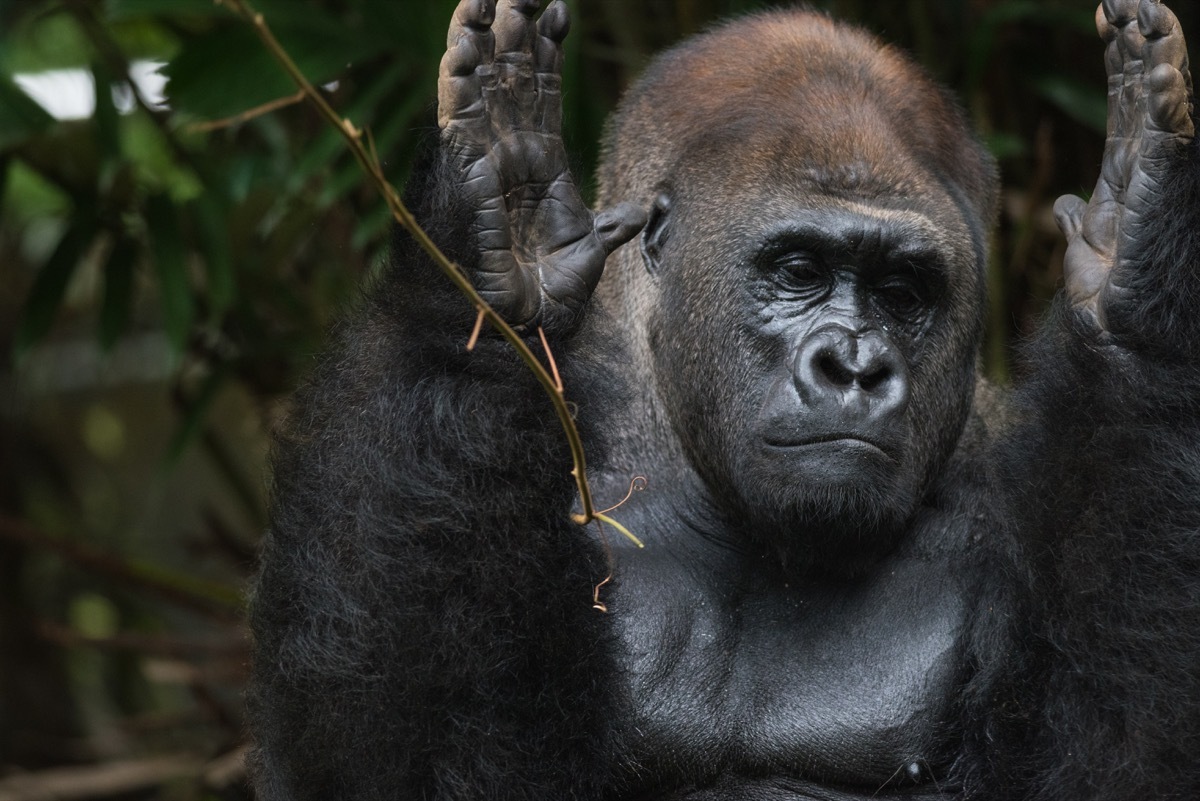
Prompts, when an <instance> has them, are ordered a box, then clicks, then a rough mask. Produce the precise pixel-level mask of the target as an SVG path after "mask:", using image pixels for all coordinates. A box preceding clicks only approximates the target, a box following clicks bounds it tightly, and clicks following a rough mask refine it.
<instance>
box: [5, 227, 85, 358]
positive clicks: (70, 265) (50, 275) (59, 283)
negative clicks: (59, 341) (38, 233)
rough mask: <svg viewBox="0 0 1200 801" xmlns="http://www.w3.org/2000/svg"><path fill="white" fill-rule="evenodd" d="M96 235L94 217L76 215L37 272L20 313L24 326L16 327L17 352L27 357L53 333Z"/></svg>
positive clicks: (21, 323)
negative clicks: (75, 277)
mask: <svg viewBox="0 0 1200 801" xmlns="http://www.w3.org/2000/svg"><path fill="white" fill-rule="evenodd" d="M95 235H96V222H95V215H94V214H92V213H77V214H76V215H74V217H73V219H72V221H71V225H70V227H69V228H68V229H67V231H66V233H65V234H63V237H62V239H60V240H59V242H58V245H57V246H56V247H55V248H54V252H53V253H51V254H50V258H49V259H47V260H46V263H45V264H43V265H42V269H41V270H39V271H38V274H37V278H35V279H34V282H33V287H32V288H31V289H30V290H29V297H28V298H26V300H25V305H24V307H23V308H22V310H21V322H20V324H19V325H18V326H17V333H16V337H15V343H14V350H15V352H16V354H17V355H18V356H22V355H24V354H25V353H26V352H28V350H29V348H30V347H31V346H33V345H34V344H36V343H37V342H38V341H39V340H41V339H42V337H44V336H45V335H46V333H47V332H48V331H49V330H50V326H51V325H53V324H54V318H55V316H56V315H57V314H58V310H59V308H60V307H61V306H62V301H63V296H64V295H65V294H66V292H67V285H68V284H70V283H71V276H73V275H74V274H75V270H76V268H77V267H78V266H79V263H80V261H81V260H82V258H83V254H84V251H85V250H86V249H87V247H88V245H90V244H91V242H92V239H93V237H94V236H95Z"/></svg>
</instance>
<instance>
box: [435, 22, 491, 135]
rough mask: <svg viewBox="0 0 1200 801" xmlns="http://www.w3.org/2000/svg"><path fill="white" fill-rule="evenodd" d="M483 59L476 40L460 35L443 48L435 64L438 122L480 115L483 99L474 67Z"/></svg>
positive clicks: (476, 67)
mask: <svg viewBox="0 0 1200 801" xmlns="http://www.w3.org/2000/svg"><path fill="white" fill-rule="evenodd" d="M482 62H483V55H482V54H481V53H480V51H479V47H478V44H477V42H475V41H474V40H473V39H472V37H463V38H462V39H460V40H459V42H458V44H457V45H456V46H454V47H452V48H450V49H449V50H447V51H446V53H445V55H443V56H442V63H441V66H440V67H439V68H438V125H439V126H440V127H442V128H445V127H446V126H447V125H449V124H450V123H451V122H453V121H455V120H473V119H476V118H481V117H482V116H483V111H484V101H483V92H482V87H481V83H480V80H479V75H478V74H477V72H476V70H478V69H479V67H480V66H481V64H482Z"/></svg>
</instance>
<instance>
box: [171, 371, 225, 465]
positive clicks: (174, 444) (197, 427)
mask: <svg viewBox="0 0 1200 801" xmlns="http://www.w3.org/2000/svg"><path fill="white" fill-rule="evenodd" d="M228 378H229V367H228V366H227V365H222V366H220V367H217V368H216V369H214V370H213V371H212V373H210V374H209V375H208V377H207V378H205V379H204V383H203V385H201V387H200V391H199V392H198V393H196V397H195V398H193V399H192V401H191V402H190V403H189V404H188V406H187V409H186V410H185V412H184V416H183V421H182V422H181V423H180V424H179V428H177V429H176V430H175V435H174V436H173V437H171V444H170V445H168V446H167V464H168V465H175V464H177V463H178V462H179V457H181V456H183V454H184V452H185V451H186V450H187V448H188V446H189V445H191V444H192V442H194V441H195V440H196V437H198V436H199V435H200V433H201V432H202V431H203V430H204V421H205V420H206V419H207V417H208V411H209V409H211V408H212V405H213V401H215V400H216V398H217V395H218V394H219V393H220V391H221V389H222V388H223V387H224V386H225V381H226V380H227V379H228Z"/></svg>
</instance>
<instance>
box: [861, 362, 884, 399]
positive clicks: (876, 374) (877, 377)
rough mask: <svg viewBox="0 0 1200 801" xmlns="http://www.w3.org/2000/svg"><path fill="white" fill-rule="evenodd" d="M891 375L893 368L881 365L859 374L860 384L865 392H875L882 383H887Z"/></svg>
mask: <svg viewBox="0 0 1200 801" xmlns="http://www.w3.org/2000/svg"><path fill="white" fill-rule="evenodd" d="M891 377H892V371H891V368H889V367H888V366H887V365H881V366H880V367H878V368H877V369H875V370H871V371H867V372H865V373H864V374H863V375H861V376H859V379H858V385H859V386H860V387H862V389H863V392H874V391H875V390H876V389H878V388H879V387H880V385H882V384H885V383H887V381H888V380H889V379H890V378H891Z"/></svg>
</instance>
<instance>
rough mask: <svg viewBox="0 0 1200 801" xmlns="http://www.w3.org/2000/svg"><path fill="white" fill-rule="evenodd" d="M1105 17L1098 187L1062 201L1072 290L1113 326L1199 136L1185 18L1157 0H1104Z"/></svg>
mask: <svg viewBox="0 0 1200 801" xmlns="http://www.w3.org/2000/svg"><path fill="white" fill-rule="evenodd" d="M1096 27H1097V29H1098V30H1099V33H1100V36H1101V38H1102V39H1104V41H1105V42H1106V43H1107V50H1106V53H1105V68H1106V70H1107V72H1108V137H1107V140H1106V142H1105V148H1104V163H1103V165H1102V167H1101V173H1100V178H1099V180H1098V181H1097V182H1096V190H1095V193H1094V194H1093V195H1092V198H1091V200H1090V201H1088V202H1086V203H1085V202H1084V201H1083V200H1082V199H1081V198H1078V197H1075V196H1074V195H1064V196H1063V197H1060V198H1059V199H1058V202H1057V203H1056V204H1055V207H1054V212H1055V216H1056V218H1057V220H1058V225H1059V227H1060V228H1061V229H1062V231H1063V233H1064V234H1065V235H1066V237H1067V242H1068V245H1067V253H1066V261H1065V264H1064V267H1063V271H1064V276H1065V279H1066V291H1067V296H1068V298H1069V299H1070V301H1071V303H1072V304H1073V305H1074V306H1075V307H1076V308H1078V309H1080V310H1083V311H1084V312H1086V313H1088V314H1090V315H1091V316H1092V317H1093V318H1094V319H1095V321H1096V323H1097V324H1098V326H1099V327H1100V328H1101V330H1102V331H1104V332H1109V333H1111V327H1110V325H1109V318H1110V316H1111V314H1112V312H1114V311H1118V310H1120V311H1127V310H1126V309H1123V308H1122V307H1123V306H1124V305H1125V304H1135V303H1137V299H1136V298H1134V297H1132V293H1131V292H1130V291H1129V283H1130V281H1131V279H1132V278H1133V275H1132V273H1131V270H1132V266H1131V265H1132V261H1133V259H1134V258H1135V257H1136V255H1137V254H1138V253H1142V252H1144V251H1146V250H1147V249H1148V248H1149V247H1150V246H1151V245H1152V244H1153V243H1151V242H1149V241H1147V240H1148V237H1147V229H1148V228H1149V226H1148V224H1147V223H1148V222H1149V221H1150V217H1151V215H1153V214H1155V213H1156V212H1161V209H1162V208H1163V203H1164V201H1165V198H1164V197H1163V196H1162V188H1163V182H1164V179H1165V178H1166V176H1167V175H1168V173H1169V172H1170V170H1171V169H1172V168H1173V165H1174V164H1175V163H1176V162H1177V160H1178V158H1179V154H1180V153H1181V152H1182V151H1183V148H1184V147H1185V146H1186V145H1187V144H1189V143H1190V142H1191V141H1192V139H1193V137H1194V136H1195V131H1194V129H1193V125H1192V119H1191V110H1192V109H1191V88H1192V77H1191V73H1190V72H1189V70H1188V56H1187V49H1186V45H1185V43H1184V39H1183V33H1182V31H1181V30H1180V27H1179V21H1178V20H1177V19H1176V18H1175V15H1174V13H1172V12H1171V10H1170V9H1169V8H1167V7H1166V6H1164V5H1162V4H1161V3H1160V2H1158V1H1157V0H1140V2H1139V0H1104V2H1103V3H1102V4H1101V5H1100V7H1099V8H1097V10H1096Z"/></svg>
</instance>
